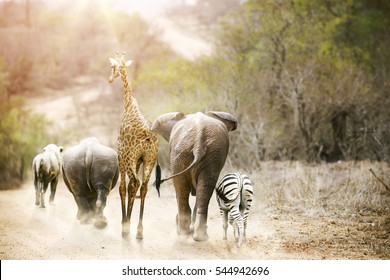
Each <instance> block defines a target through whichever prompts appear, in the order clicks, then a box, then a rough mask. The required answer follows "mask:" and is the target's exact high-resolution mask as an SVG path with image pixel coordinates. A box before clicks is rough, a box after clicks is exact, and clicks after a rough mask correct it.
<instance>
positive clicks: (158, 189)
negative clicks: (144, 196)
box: [153, 162, 163, 197]
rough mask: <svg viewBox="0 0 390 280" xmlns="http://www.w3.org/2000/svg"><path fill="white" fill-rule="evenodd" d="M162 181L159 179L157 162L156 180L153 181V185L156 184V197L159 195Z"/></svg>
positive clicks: (159, 172) (159, 170)
mask: <svg viewBox="0 0 390 280" xmlns="http://www.w3.org/2000/svg"><path fill="white" fill-rule="evenodd" d="M162 183H163V182H162V181H161V167H160V165H159V164H158V162H157V165H156V181H154V183H153V186H156V190H157V192H158V197H160V186H161V184H162Z"/></svg>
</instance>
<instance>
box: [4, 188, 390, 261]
mask: <svg viewBox="0 0 390 280" xmlns="http://www.w3.org/2000/svg"><path fill="white" fill-rule="evenodd" d="M260 193H261V192H259V191H258V196H259V195H260ZM258 196H257V197H256V196H255V203H254V206H253V208H252V211H251V213H250V216H249V221H248V230H247V237H248V240H247V243H246V244H245V245H244V246H243V247H242V248H240V249H238V248H237V247H236V245H235V242H234V237H233V232H232V228H231V227H229V231H228V240H227V241H224V240H222V221H221V219H220V217H219V211H218V207H217V203H216V201H215V197H214V196H213V197H212V199H211V202H210V208H209V221H208V234H209V236H210V239H209V240H208V241H207V242H195V241H193V240H192V238H191V237H190V236H177V234H176V226H175V215H176V211H177V210H176V198H175V194H174V189H173V187H172V186H171V185H169V184H167V185H165V186H163V188H162V191H161V198H158V195H157V192H156V190H154V189H150V190H149V192H148V195H147V200H146V206H145V216H144V239H143V240H142V241H139V240H137V239H136V238H135V231H136V225H137V222H138V209H139V200H137V201H136V202H135V210H134V212H133V216H132V224H131V233H130V236H129V237H128V238H126V239H124V238H122V236H121V224H120V222H121V214H120V198H119V193H118V188H117V187H116V188H115V189H114V190H113V191H112V192H111V193H110V195H109V198H108V202H107V207H106V209H105V215H106V217H107V219H108V226H107V227H106V228H104V229H102V230H98V229H96V228H94V227H93V225H82V224H80V223H79V221H78V220H77V219H76V212H77V208H76V204H75V202H74V200H73V197H72V196H71V194H70V192H69V191H68V190H67V189H66V187H65V185H64V184H63V183H62V182H61V183H60V184H59V186H58V190H57V195H56V199H55V205H54V206H52V205H49V203H47V208H44V209H41V208H38V207H37V206H35V204H34V189H33V185H32V183H27V184H26V185H25V186H24V187H23V188H21V189H19V190H10V191H2V192H0V213H1V215H0V225H1V228H0V245H1V246H0V259H2V260H19V259H28V260H41V259H43V260H49V259H56V260H72V259H105V260H107V259H110V260H111V259H112V260H118V259H159V260H175V259H183V260H185V259H276V260H278V259H380V258H382V259H383V258H385V259H386V255H387V257H388V253H389V252H388V249H389V246H388V245H386V244H388V235H387V234H386V232H380V231H377V230H376V231H375V228H374V227H373V226H372V225H371V224H372V220H373V219H375V220H378V218H380V217H378V216H377V217H373V216H362V217H361V218H359V219H356V221H345V219H343V218H337V217H333V218H330V217H322V216H316V215H314V216H307V215H300V214H297V213H293V212H290V211H287V212H283V211H276V210H271V209H269V208H268V209H267V208H265V207H263V206H262V205H259V203H258V202H256V200H257V201H260V197H258ZM46 199H48V194H46ZM384 222H386V221H385V220H382V224H383V223H384ZM387 222H389V221H387ZM386 242H387V243H386ZM380 244H382V248H385V249H384V250H385V252H383V250H382V253H381V254H378V252H377V251H378V250H377V249H376V248H375V246H376V247H379V245H380ZM383 245H385V247H383Z"/></svg>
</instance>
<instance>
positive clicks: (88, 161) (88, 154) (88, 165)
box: [84, 147, 93, 192]
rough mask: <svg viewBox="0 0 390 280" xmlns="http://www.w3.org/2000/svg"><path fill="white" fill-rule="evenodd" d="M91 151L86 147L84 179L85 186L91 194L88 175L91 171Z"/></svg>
mask: <svg viewBox="0 0 390 280" xmlns="http://www.w3.org/2000/svg"><path fill="white" fill-rule="evenodd" d="M92 158H93V156H92V151H91V149H90V148H89V147H88V148H87V151H86V152H85V159H84V160H85V179H86V181H87V185H88V188H89V190H90V191H91V192H92V186H91V179H90V175H91V171H92Z"/></svg>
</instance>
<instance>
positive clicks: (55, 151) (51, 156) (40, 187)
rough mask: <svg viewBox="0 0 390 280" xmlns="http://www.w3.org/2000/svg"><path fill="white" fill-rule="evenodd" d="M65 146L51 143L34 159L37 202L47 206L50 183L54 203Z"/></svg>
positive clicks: (40, 205)
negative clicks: (46, 198)
mask: <svg viewBox="0 0 390 280" xmlns="http://www.w3.org/2000/svg"><path fill="white" fill-rule="evenodd" d="M62 150H63V148H62V147H58V146H57V145H55V144H49V145H47V146H46V147H45V148H44V149H43V152H42V153H40V154H38V155H36V156H35V158H34V159H33V164H32V169H33V178H34V187H35V204H36V205H39V207H41V208H44V207H45V193H46V190H47V187H48V186H49V183H50V199H49V202H50V203H53V201H54V197H55V194H56V189H57V184H58V176H59V175H60V172H61V152H62Z"/></svg>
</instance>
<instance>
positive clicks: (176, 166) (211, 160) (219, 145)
mask: <svg viewBox="0 0 390 280" xmlns="http://www.w3.org/2000/svg"><path fill="white" fill-rule="evenodd" d="M236 128H237V120H236V118H235V117H234V116H233V115H231V114H229V113H224V112H208V113H207V114H206V115H205V114H203V113H200V112H198V113H195V114H191V115H184V114H183V113H180V112H175V113H167V114H164V115H161V116H159V117H158V118H157V119H156V120H155V121H154V123H153V125H152V131H154V132H155V133H158V134H160V135H161V136H162V137H163V138H164V139H165V140H167V141H168V142H169V146H170V162H171V171H172V172H173V174H175V175H172V176H171V177H169V178H168V179H171V178H173V184H174V186H175V191H176V199H177V204H178V214H177V217H176V221H177V232H178V234H179V235H184V234H189V233H190V232H191V227H192V228H193V239H194V240H196V241H206V240H207V239H208V235H207V214H208V205H209V201H210V197H211V196H212V194H213V191H214V188H215V184H216V183H217V181H218V177H219V173H220V172H221V169H222V168H223V166H224V164H225V160H226V157H227V154H228V151H229V135H228V132H229V131H233V130H235V129H236ZM168 179H165V180H168ZM165 180H163V181H165ZM190 193H191V194H192V195H196V204H195V207H194V211H193V215H192V221H191V208H190V205H189V201H188V200H189V196H190Z"/></svg>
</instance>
